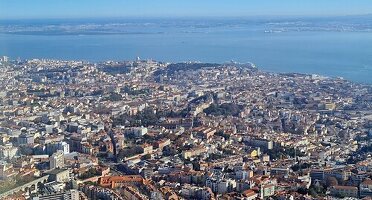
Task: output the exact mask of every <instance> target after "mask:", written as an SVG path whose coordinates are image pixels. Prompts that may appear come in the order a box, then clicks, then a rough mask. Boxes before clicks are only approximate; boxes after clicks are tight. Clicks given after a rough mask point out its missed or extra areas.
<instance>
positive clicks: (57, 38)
mask: <svg viewBox="0 0 372 200" xmlns="http://www.w3.org/2000/svg"><path fill="white" fill-rule="evenodd" d="M139 29H141V28H140V27H139ZM168 29H169V31H167V30H168ZM181 29H182V31H174V30H177V28H169V27H165V28H162V29H159V30H161V31H160V32H151V33H148V34H144V33H132V34H96V35H81V34H72V35H64V34H62V35H42V34H19V35H17V34H4V33H2V34H0V55H8V56H10V57H11V58H17V57H20V58H22V59H30V58H55V59H67V60H88V61H104V60H133V59H135V58H136V57H138V56H139V57H141V58H144V59H145V58H152V59H155V60H159V61H169V62H179V61H202V62H225V61H230V60H234V61H239V62H248V61H249V62H253V63H255V64H256V65H257V66H258V67H259V68H260V69H262V70H265V71H272V72H299V73H316V74H321V75H326V76H331V77H336V76H341V77H344V78H346V79H348V80H352V81H355V82H361V83H372V32H336V31H301V32H294V31H289V32H282V33H264V32H263V31H262V30H252V29H249V28H244V27H243V28H242V27H237V28H236V27H231V28H229V27H226V26H224V27H222V28H210V27H209V28H206V29H202V31H190V32H187V31H185V30H184V28H180V30H181ZM186 30H187V29H186ZM198 30H199V29H198Z"/></svg>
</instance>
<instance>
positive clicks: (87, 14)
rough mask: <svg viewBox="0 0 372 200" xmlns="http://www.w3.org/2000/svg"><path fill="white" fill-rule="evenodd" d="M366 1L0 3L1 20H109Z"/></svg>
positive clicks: (365, 9) (288, 10) (298, 12)
mask: <svg viewBox="0 0 372 200" xmlns="http://www.w3.org/2000/svg"><path fill="white" fill-rule="evenodd" d="M371 10H372V2H371V1H368V0H360V1H349V0H337V1H336V0H330V1H321V0H314V1H295V0H285V1H280V2H279V1H275V0H267V1H264V2H262V1H258V0H252V1H243V0H234V1H226V0H222V1H217V2H216V1H211V0H206V1H196V0H190V1H170V0H160V1H148V0H140V1H133V0H129V1H118V0H107V1H99V0H89V1H88V0H81V1H72V0H67V1H52V2H51V1H45V0H36V1H32V2H31V1H25V0H18V1H9V0H4V1H1V2H0V11H1V12H0V18H1V19H34V18H106V17H107V18H109V17H217V16H219V17H249V16H265V15H266V16H271V15H276V16H278V15H279V16H290V15H295V16H340V15H364V14H371Z"/></svg>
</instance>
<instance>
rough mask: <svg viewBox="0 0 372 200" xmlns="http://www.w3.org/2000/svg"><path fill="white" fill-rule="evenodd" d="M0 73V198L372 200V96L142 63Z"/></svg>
mask: <svg viewBox="0 0 372 200" xmlns="http://www.w3.org/2000/svg"><path fill="white" fill-rule="evenodd" d="M0 71H1V73H0V199H13V200H14V199H34V200H44V199H61V200H63V199H73V200H79V199H131V200H142V199H153V200H158V199H159V200H160V199H172V200H177V199H203V200H209V199H242V200H243V199H244V200H253V199H283V200H284V199H330V198H333V199H343V198H347V199H371V197H372V180H371V179H372V157H371V152H372V142H371V138H372V85H366V84H364V85H363V84H359V83H353V82H349V81H347V80H344V79H342V78H327V77H323V76H320V75H307V74H296V73H284V74H277V73H270V72H264V71H261V70H260V69H258V68H257V67H256V66H255V65H254V64H252V63H246V64H241V63H235V62H230V63H224V64H215V63H199V62H185V63H165V62H157V61H153V60H141V59H139V58H138V59H137V60H135V61H122V62H117V61H106V62H99V63H91V62H85V61H62V60H48V59H32V60H20V59H18V60H13V59H9V58H8V57H6V56H3V57H1V64H0Z"/></svg>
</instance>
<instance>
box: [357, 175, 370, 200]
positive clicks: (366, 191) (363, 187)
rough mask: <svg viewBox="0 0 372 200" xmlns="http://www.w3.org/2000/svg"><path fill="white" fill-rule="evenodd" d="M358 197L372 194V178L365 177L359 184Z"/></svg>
mask: <svg viewBox="0 0 372 200" xmlns="http://www.w3.org/2000/svg"><path fill="white" fill-rule="evenodd" d="M359 190H360V197H361V198H363V197H367V196H372V180H371V179H366V180H364V181H363V182H362V183H361V184H360V185H359Z"/></svg>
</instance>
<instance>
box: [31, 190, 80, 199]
mask: <svg viewBox="0 0 372 200" xmlns="http://www.w3.org/2000/svg"><path fill="white" fill-rule="evenodd" d="M32 200H80V192H79V191H78V190H69V191H65V192H59V193H53V194H45V195H42V196H38V197H34V198H32Z"/></svg>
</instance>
